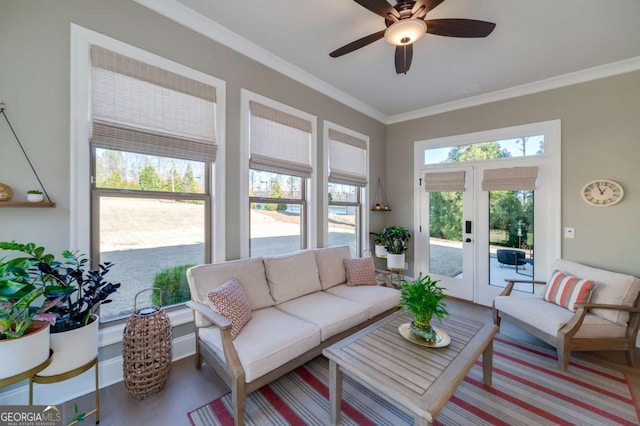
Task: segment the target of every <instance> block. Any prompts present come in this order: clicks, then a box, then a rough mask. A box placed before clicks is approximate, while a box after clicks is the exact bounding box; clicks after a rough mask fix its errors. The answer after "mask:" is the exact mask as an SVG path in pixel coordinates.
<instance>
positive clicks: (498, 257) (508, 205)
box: [489, 191, 534, 292]
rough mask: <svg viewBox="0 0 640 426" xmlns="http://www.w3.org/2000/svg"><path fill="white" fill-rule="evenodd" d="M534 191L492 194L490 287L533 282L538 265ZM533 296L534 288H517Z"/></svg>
mask: <svg viewBox="0 0 640 426" xmlns="http://www.w3.org/2000/svg"><path fill="white" fill-rule="evenodd" d="M533 194H534V192H533V191H490V192H489V283H490V284H491V285H494V286H498V287H505V286H506V282H505V279H519V280H532V279H533V265H534V243H533V235H534V232H533V228H534V223H533V198H534V197H533ZM515 288H516V289H518V290H521V291H527V292H533V284H516V287H515Z"/></svg>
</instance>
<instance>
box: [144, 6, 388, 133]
mask: <svg viewBox="0 0 640 426" xmlns="http://www.w3.org/2000/svg"><path fill="white" fill-rule="evenodd" d="M133 1H135V2H136V3H138V4H140V5H142V6H144V7H146V8H148V9H151V10H153V11H154V12H156V13H159V14H160V15H163V16H165V17H167V18H169V19H171V20H173V21H175V22H177V23H179V24H182V25H184V26H185V27H187V28H190V29H192V30H193V31H196V32H198V33H200V34H202V35H203V36H205V37H207V38H210V39H211V40H213V41H215V42H218V43H220V44H223V45H225V46H227V47H228V48H230V49H232V50H235V51H236V52H238V53H240V54H242V55H245V56H247V57H248V58H250V59H252V60H254V61H256V62H259V63H261V64H263V65H265V66H267V67H269V68H271V69H273V70H275V71H277V72H279V73H281V74H284V75H285V76H287V77H289V78H291V79H293V80H295V81H297V82H299V83H302V84H304V85H305V86H307V87H310V88H311V89H314V90H316V91H318V92H320V93H322V94H323V95H326V96H328V97H330V98H332V99H334V100H336V101H338V102H340V103H342V104H344V105H346V106H348V107H351V108H353V109H355V110H356V111H359V112H361V113H362V114H365V115H367V116H369V117H371V118H373V119H375V120H377V121H379V122H381V123H383V124H384V123H386V122H387V120H388V119H389V116H388V115H387V114H384V113H382V112H380V111H378V110H377V109H375V108H373V107H371V106H370V105H368V104H366V103H364V102H362V101H361V100H359V99H357V98H355V97H353V96H351V95H349V94H347V93H345V92H343V91H341V90H339V89H337V88H336V87H334V86H332V85H330V84H329V83H327V82H325V81H323V80H321V79H319V78H318V77H316V76H314V75H313V74H311V73H309V72H307V71H305V70H303V69H302V68H300V67H298V66H296V65H294V64H292V63H290V62H287V61H285V60H283V59H282V58H280V57H279V56H276V55H274V54H273V53H271V52H269V51H268V50H266V49H264V48H262V47H260V46H258V45H257V44H255V43H253V42H251V41H249V40H247V39H246V38H244V37H242V36H240V35H238V34H236V33H234V32H233V31H231V30H229V29H227V28H225V27H223V26H222V25H220V24H219V23H217V22H215V21H213V20H211V19H209V18H207V17H205V16H204V15H202V14H200V13H198V12H196V11H194V10H192V9H190V8H188V7H187V6H185V5H183V4H182V3H179V2H177V1H175V0H133Z"/></svg>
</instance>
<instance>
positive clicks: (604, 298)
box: [552, 259, 640, 326]
mask: <svg viewBox="0 0 640 426" xmlns="http://www.w3.org/2000/svg"><path fill="white" fill-rule="evenodd" d="M552 270H554V271H562V272H565V273H567V274H571V275H574V276H576V277H580V278H588V279H591V280H593V281H594V282H595V283H596V286H595V288H594V289H593V292H592V294H591V300H590V301H589V302H590V303H598V304H603V305H623V306H629V307H631V306H633V304H634V302H635V300H636V297H637V296H638V292H639V291H640V278H637V277H634V276H632V275H626V274H620V273H617V272H611V271H606V270H604V269H598V268H593V267H590V266H586V265H582V264H580V263H576V262H571V261H568V260H564V259H558V260H556V261H555V263H554V264H553V269H552ZM591 312H592V313H593V314H595V315H598V316H599V317H602V318H604V319H607V320H609V321H611V322H615V323H616V324H619V325H623V326H626V325H627V322H628V321H629V313H628V312H625V311H617V310H614V309H593V310H592V311H591Z"/></svg>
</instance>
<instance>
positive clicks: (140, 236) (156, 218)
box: [99, 196, 205, 321]
mask: <svg viewBox="0 0 640 426" xmlns="http://www.w3.org/2000/svg"><path fill="white" fill-rule="evenodd" d="M99 202H100V231H99V232H100V262H102V263H104V262H112V263H114V266H113V267H112V268H111V270H110V272H109V274H108V275H107V279H108V280H109V281H112V282H120V283H122V286H121V287H120V289H119V290H118V293H117V295H115V296H114V297H112V299H113V302H112V303H108V304H103V305H102V306H101V307H100V317H101V320H103V321H104V320H112V319H116V318H118V317H122V316H128V315H129V314H131V311H132V310H133V302H134V300H133V299H134V296H135V295H136V293H137V292H139V291H140V290H142V289H146V288H149V287H154V286H158V280H160V281H162V282H163V283H164V284H166V285H165V286H163V288H164V289H167V288H170V289H171V291H166V290H165V293H164V294H163V305H165V306H166V305H173V304H177V303H181V302H185V301H187V300H189V299H190V295H189V288H188V285H187V282H186V279H185V274H184V270H185V269H186V267H187V266H192V265H197V264H201V263H204V261H205V244H204V242H205V204H204V202H203V201H176V200H170V199H152V198H131V197H104V196H102V197H100V200H99ZM154 282H155V283H156V284H155V285H154ZM157 297H158V296H157V294H155V295H154V294H152V292H145V293H142V294H141V295H140V296H139V297H138V301H137V307H138V308H141V307H148V306H154V305H156V304H157V301H158V299H157Z"/></svg>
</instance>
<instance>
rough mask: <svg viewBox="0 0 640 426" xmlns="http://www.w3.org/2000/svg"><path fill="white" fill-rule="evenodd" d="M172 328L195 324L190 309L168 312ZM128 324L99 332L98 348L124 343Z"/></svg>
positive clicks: (105, 328)
mask: <svg viewBox="0 0 640 426" xmlns="http://www.w3.org/2000/svg"><path fill="white" fill-rule="evenodd" d="M167 315H169V321H171V327H175V326H178V325H182V324H187V323H189V322H193V311H192V310H191V309H189V308H186V307H185V308H181V309H175V310H172V311H169V312H167ZM125 326H126V322H123V323H119V324H114V325H111V326H106V327H103V328H101V329H100V331H99V332H98V347H99V348H102V347H104V346H109V345H114V344H116V343H120V342H122V336H123V332H124V327H125Z"/></svg>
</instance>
